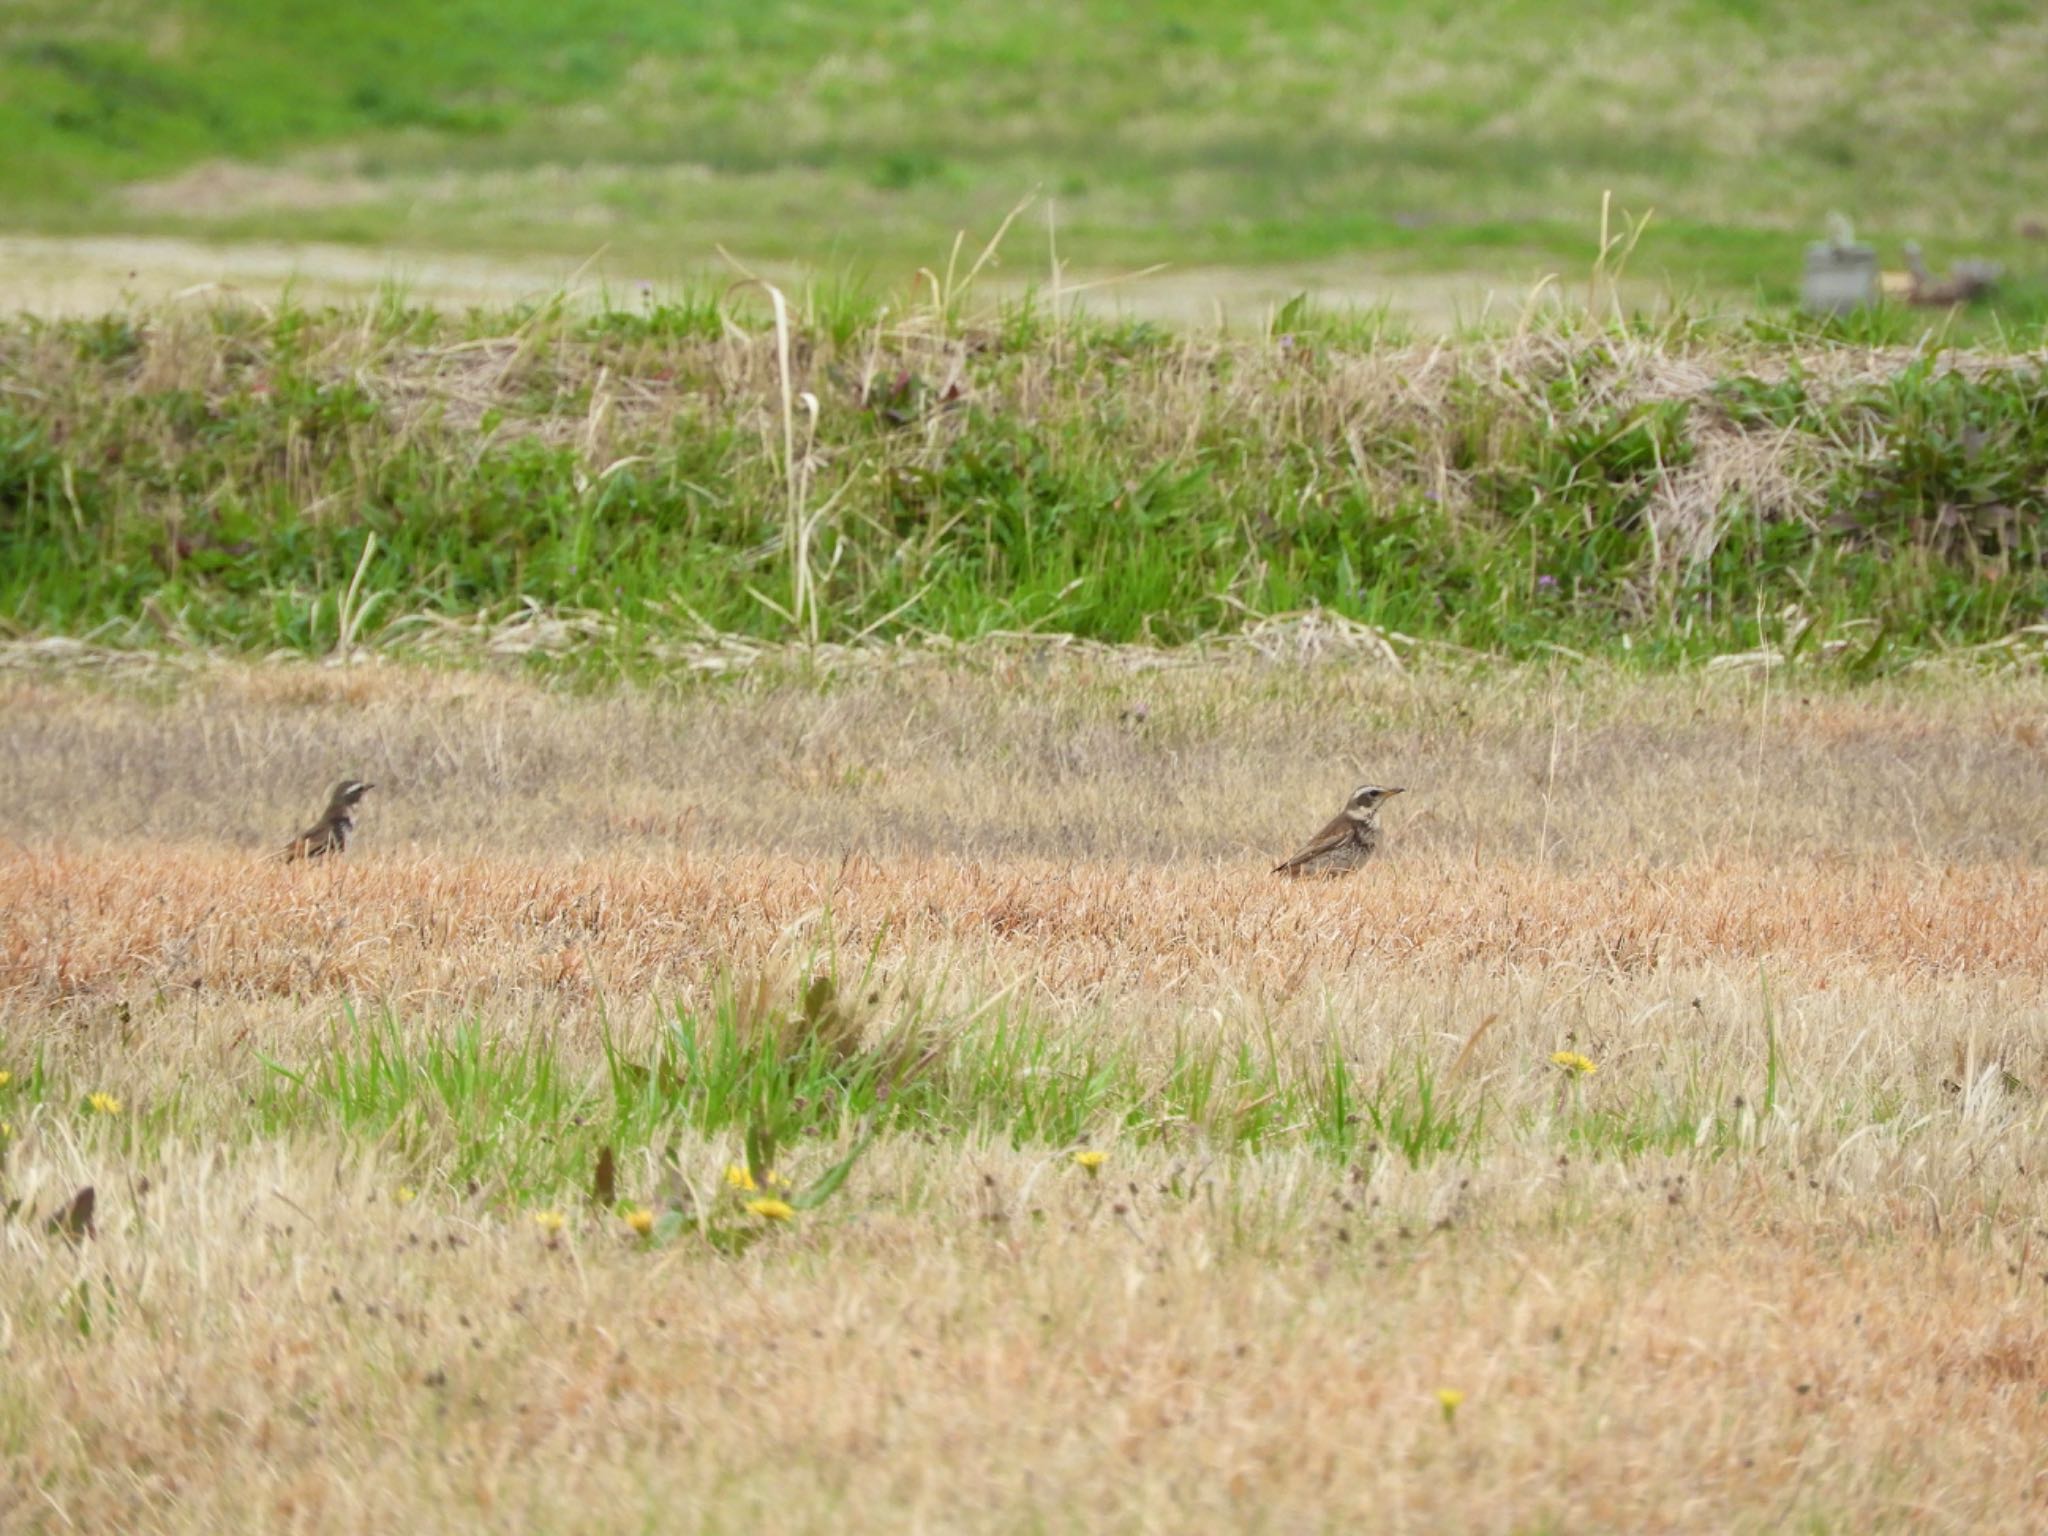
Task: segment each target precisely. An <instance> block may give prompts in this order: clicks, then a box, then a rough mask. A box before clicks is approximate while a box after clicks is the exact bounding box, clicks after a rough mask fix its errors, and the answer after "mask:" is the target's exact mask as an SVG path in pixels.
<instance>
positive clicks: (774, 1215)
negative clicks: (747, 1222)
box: [747, 1199, 796, 1221]
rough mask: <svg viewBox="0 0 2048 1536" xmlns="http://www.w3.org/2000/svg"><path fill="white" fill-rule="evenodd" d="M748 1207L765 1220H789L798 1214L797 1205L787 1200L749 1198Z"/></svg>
mask: <svg viewBox="0 0 2048 1536" xmlns="http://www.w3.org/2000/svg"><path fill="white" fill-rule="evenodd" d="M747 1209H748V1210H749V1211H751V1212H752V1213H753V1214H754V1215H756V1216H758V1217H760V1218H761V1219H762V1220H763V1221H787V1220H789V1218H790V1217H792V1216H794V1215H795V1214H796V1207H795V1206H793V1205H791V1204H790V1203H789V1202H788V1201H787V1200H771V1199H764V1200H749V1201H748V1202H747Z"/></svg>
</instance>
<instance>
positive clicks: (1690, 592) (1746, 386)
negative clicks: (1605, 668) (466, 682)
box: [0, 284, 2048, 672]
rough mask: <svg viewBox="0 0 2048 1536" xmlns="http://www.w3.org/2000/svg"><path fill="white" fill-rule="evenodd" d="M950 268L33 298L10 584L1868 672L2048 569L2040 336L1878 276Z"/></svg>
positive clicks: (597, 643) (2036, 598)
mask: <svg viewBox="0 0 2048 1536" xmlns="http://www.w3.org/2000/svg"><path fill="white" fill-rule="evenodd" d="M949 297H950V302H949V303H946V304H933V305H930V306H927V307H925V308H922V309H919V310H917V311H915V312H913V313H912V314H910V315H908V316H904V317H898V318H896V319H895V320H893V321H882V320H878V319H877V317H876V316H875V315H874V313H873V312H872V311H870V310H868V309H866V308H865V307H863V306H861V305H859V304H854V303H838V304H833V303H827V302H824V301H818V302H816V303H815V304H814V306H813V309H812V311H811V313H810V315H809V317H808V321H807V323H801V324H799V325H797V326H796V328H795V331H794V334H793V335H792V336H791V337H790V339H789V351H790V356H791V363H790V370H789V373H788V375H787V376H786V378H785V376H784V374H783V373H782V370H781V365H780V363H779V362H778V356H779V353H778V344H777V339H776V334H775V332H774V330H773V329H772V328H771V327H769V326H767V325H766V323H765V321H764V319H763V317H762V315H761V314H760V313H758V312H754V311H740V312H737V313H735V312H733V311H731V310H728V309H727V308H726V307H725V306H723V305H721V304H719V303H716V302H713V301H710V300H705V301H703V302H699V303H691V304H679V305H675V306H663V307H658V308H655V309H652V310H650V311H648V312H646V313H641V314H629V313H613V314H607V315H603V316H599V317H594V318H573V317H569V316H566V315H563V314H559V313H556V312H554V311H542V312H539V313H536V314H531V315H527V316H524V317H488V316H472V317H471V318H470V319H468V320H467V321H463V320H456V319H451V318H447V317H442V316H436V315H433V314H428V313H421V312H412V311H402V310H397V309H387V310H378V311H366V312H359V313H326V314H308V313H303V312H298V311H294V310H290V309H287V310H286V311H284V312H281V313H279V314H277V315H275V316H265V315H264V314H262V313H259V312H257V311H254V310H249V309H221V310H217V311H213V312H211V313H194V314H182V315H154V316H109V317H106V318H104V319H102V320H99V321H96V322H93V323H89V324H62V325H34V324H26V323H24V324H17V325H15V326H13V327H12V328H9V329H7V330H5V331H0V366H4V368H5V371H6V374H7V377H8V380H9V383H8V387H7V390H6V393H5V395H4V396H0V528H4V530H5V532H6V538H5V541H4V548H0V615H4V617H5V621H6V622H7V623H9V624H11V625H12V626H13V627H14V628H15V629H16V630H17V632H29V633H56V634H73V635H78V634H85V633H96V634H101V635H104V636H108V637H110V638H113V639H115V640H117V641H118V642H120V643H126V644H135V643H143V644H149V643H174V644H175V643H192V644H200V645H207V646H226V647H231V648H238V649H242V650H247V651H254V652H269V651H272V650H278V649H282V650H287V651H295V652H299V653H301V654H323V653H326V652H328V651H331V650H334V649H336V648H338V647H339V648H344V649H346V648H348V647H351V646H357V645H371V646H401V645H404V644H408V643H420V642H422V641H423V640H425V639H429V638H433V637H440V638H444V639H445V638H446V636H447V635H448V634H449V632H450V628H451V623H455V624H466V623H469V622H470V621H479V622H480V623H481V624H482V626H483V627H485V628H488V627H489V625H490V624H491V623H493V622H503V621H506V620H508V619H511V618H514V617H516V616H520V615H526V616H528V617H529V619H530V617H531V613H532V610H533V609H535V608H538V609H540V610H543V611H544V612H545V613H546V614H548V615H552V616H553V617H554V618H555V619H557V620H565V621H566V622H562V623H557V624H556V625H555V626H554V629H553V635H554V643H555V645H556V648H558V649H561V650H564V651H565V652H568V653H570V654H571V655H572V656H573V659H574V661H575V662H576V663H577V664H581V665H589V666H594V667H596V668H598V669H600V670H602V669H608V668H614V667H626V668H630V667H633V666H635V665H638V664H645V663H649V662H655V663H658V662H659V660H660V658H661V656H662V655H663V654H664V653H672V652H673V649H674V647H675V646H676V645H677V644H678V643H680V642H683V641H689V640H695V639H699V638H701V637H702V636H703V634H704V633H705V632H706V631H716V632H720V633H727V634H739V635H747V636H755V637H760V638H765V639H785V638H790V637H815V638H820V639H824V640H849V639H854V638H891V637H895V636H899V635H911V636H916V635H937V636H944V637H953V638H966V637H972V636H975V635H978V634H983V633H987V632H989V631H994V630H1018V629H1034V630H1039V631H1054V632H1067V633H1072V634H1075V635H1079V636H1083V637H1088V638H1094V639H1103V640H1113V641H1124V640H1139V639H1142V640H1149V641H1157V642H1179V641H1186V640H1190V639H1196V638H1200V637H1204V636H1210V635H1216V634H1224V633H1230V632H1235V631H1238V630H1241V629H1243V628H1244V627H1245V626H1246V624H1247V623H1248V622H1249V621H1251V620H1253V619H1255V618H1257V617H1258V616H1261V615H1269V614H1273V613H1277V612H1286V611H1297V610H1301V609H1305V608H1309V607H1319V608H1321V609H1323V610H1325V611H1326V612H1327V613H1328V614H1330V615H1333V616H1336V617H1338V618H1341V619H1344V620H1349V621H1355V622H1357V623H1359V624H1363V625H1367V626H1371V627H1373V628H1375V629H1378V630H1380V631H1382V632H1385V633H1387V634H1389V635H1391V636H1399V637H1405V638H1402V639H1396V640H1393V641H1392V643H1393V644H1396V645H1406V644H1408V643H1409V642H1411V641H1415V642H1424V643H1430V642H1441V643H1443V644H1448V645H1455V646H1463V647H1468V648H1472V649H1477V650H1482V651H1488V652H1495V653H1502V654H1506V655H1509V656H1526V655H1531V654H1535V653H1538V652H1541V651H1542V650H1544V649H1545V648H1546V647H1550V646H1556V645H1562V646H1566V647H1570V648H1572V649H1576V650H1583V651H1589V652H1599V653H1605V654H1609V655H1613V656H1617V657H1618V656H1623V655H1627V656H1631V657H1633V658H1635V659H1637V660H1639V661H1642V662H1646V663H1657V662H1666V661H1675V660H1684V659H1689V658H1699V657H1702V656H1708V655H1713V654H1716V653H1722V652H1730V651H1747V650H1752V649H1757V648H1770V649H1774V650H1777V651H1779V652H1782V653H1788V654H1789V653H1794V652H1802V651H1803V652H1808V653H1811V654H1813V655H1815V656H1817V657H1818V656H1829V657H1833V658H1835V659H1836V660H1837V661H1838V662H1839V663H1840V664H1841V665H1843V666H1844V667H1847V668H1849V669H1851V670H1854V671H1858V672H1869V671H1872V670H1875V669H1877V668H1880V667H1882V666H1884V665H1887V664H1889V663H1891V662H1893V661H1896V660H1897V659H1899V658H1901V657H1910V656H1913V655H1918V654H1926V653H1930V652H1937V651H1940V650H1943V649H1947V648H1952V647H1957V646H1969V645H1978V644H1985V643H1991V642H1998V641H2001V640H2003V639H2005V638H2006V637H2008V636H2010V635H2012V634H2014V633H2015V632H2018V631H2021V630H2024V629H2026V628H2028V627H2029V626H2033V625H2038V624H2039V623H2040V622H2041V620H2042V617H2043V614H2044V612H2048V566H2044V563H2043V533H2042V530H2043V520H2044V515H2048V381H2044V374H2043V370H2042V366H2041V363H2040V359H2039V356H2038V354H2017V355H1993V354H1981V353H1974V352H1953V353H1951V352H1939V351H1932V350H1922V349H1918V348H1912V347H1906V346H1901V345H1892V346H1884V345H1878V344H1876V340H1877V338H1879V337H1881V336H1882V334H1883V332H1884V330H1885V326H1886V324H1887V322H1883V321H1879V322H1878V323H1877V329H1876V330H1875V331H1873V332H1872V333H1871V338H1872V339H1871V341H1870V342H1869V343H1868V344H1864V343H1852V342H1849V341H1846V340H1843V339H1840V338H1835V339H1828V338H1825V337H1820V336H1811V335H1796V334H1795V335H1787V334H1782V333H1773V334H1765V333H1763V332H1759V331H1750V330H1738V329H1731V328H1727V327H1694V326H1686V325H1683V324H1678V323H1673V324H1670V325H1665V326H1661V327H1657V328H1632V327H1608V326H1591V325H1585V324H1573V323H1570V322H1568V321H1558V322H1556V323H1554V324H1553V325H1551V326H1550V327H1548V328H1542V329H1536V330H1531V331H1524V332H1518V333H1513V334H1507V335H1501V336H1495V337H1490V338H1489V337H1471V338H1467V339H1464V340H1461V341H1457V342H1452V343H1444V344H1431V345H1409V344H1403V343H1401V342H1399V341H1395V340H1390V339H1386V338H1383V337H1378V336H1376V335H1374V334H1373V333H1372V332H1371V331H1370V330H1369V329H1366V328H1362V327H1359V326H1356V325H1351V324H1347V323H1341V322H1337V321H1333V320H1330V319H1328V318H1327V317H1319V316H1317V315H1315V314H1313V313H1307V312H1295V313H1291V314H1289V315H1286V316H1283V317H1282V320H1283V326H1284V329H1283V331H1282V332H1281V334H1279V335H1277V336H1273V337H1269V338H1259V339H1253V340H1237V341H1231V340H1213V339H1208V340H1205V339H1197V338H1189V337H1174V336H1170V335H1166V334H1163V333H1160V332H1157V331H1153V330H1151V329H1149V328H1146V327H1142V326H1138V327H1132V326H1125V327H1110V328H1104V327H1100V326H1077V325H1058V324H1054V323H1053V322H1052V321H1050V320H1049V319H1048V318H1046V317H1045V316H1044V315H1043V313H1042V312H1040V313H1036V314H1034V313H1033V312H1032V311H1030V310H1028V309H1023V310H1015V311H1010V312H1007V313H1005V314H1003V315H1000V316H997V317H993V318H991V319H989V320H988V321H987V322H986V323H982V324H970V323H967V322H965V321H964V320H962V319H961V318H960V314H961V309H962V305H961V302H960V300H959V298H958V294H957V284H956V291H955V292H954V293H953V294H951V295H950V296H949ZM785 386H786V389H787V393H786V394H785ZM785 406H786V407H787V408H786V409H785ZM527 628H528V630H529V632H530V635H531V634H538V633H539V630H538V629H537V628H536V627H535V626H534V625H532V624H531V623H529V624H528V626H527ZM505 643H506V644H507V645H510V644H514V643H516V641H515V640H514V639H512V638H507V639H506V640H505Z"/></svg>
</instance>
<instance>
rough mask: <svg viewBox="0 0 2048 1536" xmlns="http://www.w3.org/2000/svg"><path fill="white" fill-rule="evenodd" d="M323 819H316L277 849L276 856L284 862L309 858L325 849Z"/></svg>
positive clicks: (323, 851) (325, 826)
mask: <svg viewBox="0 0 2048 1536" xmlns="http://www.w3.org/2000/svg"><path fill="white" fill-rule="evenodd" d="M326 831H327V823H326V822H325V821H316V822H314V823H313V825H312V826H310V827H308V828H306V830H305V831H303V832H301V833H300V834H299V835H298V836H297V837H295V838H293V839H292V840H291V841H290V842H288V843H286V844H285V845H284V847H283V848H281V849H280V850H279V851H278V855H277V856H278V857H279V858H281V859H283V860H284V861H285V862H286V863H290V862H291V861H292V860H293V859H310V858H313V857H315V856H317V855H319V854H322V853H325V852H326V851H327V839H326V837H325V836H324V835H323V834H325V833H326Z"/></svg>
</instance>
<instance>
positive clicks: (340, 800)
mask: <svg viewBox="0 0 2048 1536" xmlns="http://www.w3.org/2000/svg"><path fill="white" fill-rule="evenodd" d="M376 787H377V786H376V785H374V784H365V783H364V782H363V781H362V780H361V779H343V780H342V781H341V782H340V783H339V784H337V785H335V786H334V793H333V794H331V795H329V796H328V797H327V809H326V810H325V811H324V812H322V813H321V816H320V819H319V820H318V821H316V822H314V823H313V825H311V826H310V827H308V828H306V830H305V831H303V832H301V833H300V834H299V835H298V836H297V837H295V838H293V839H292V840H291V841H290V842H289V843H286V844H285V846H284V854H283V857H284V858H285V859H287V860H290V859H317V858H319V857H320V855H321V854H323V853H346V852H347V851H348V835H349V833H351V832H353V831H355V829H356V802H357V801H358V800H360V799H362V798H363V796H365V795H367V794H368V793H369V792H370V791H371V790H373V789H375V788H376Z"/></svg>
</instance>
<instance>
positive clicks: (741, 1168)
mask: <svg viewBox="0 0 2048 1536" xmlns="http://www.w3.org/2000/svg"><path fill="white" fill-rule="evenodd" d="M725 1182H726V1183H727V1184H729V1185H731V1186H732V1187H733V1188H734V1189H743V1190H745V1191H747V1192H748V1193H749V1194H751V1193H753V1190H754V1176H753V1175H752V1174H751V1173H749V1172H747V1169H746V1165H745V1164H744V1163H727V1164H726V1165H725Z"/></svg>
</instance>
